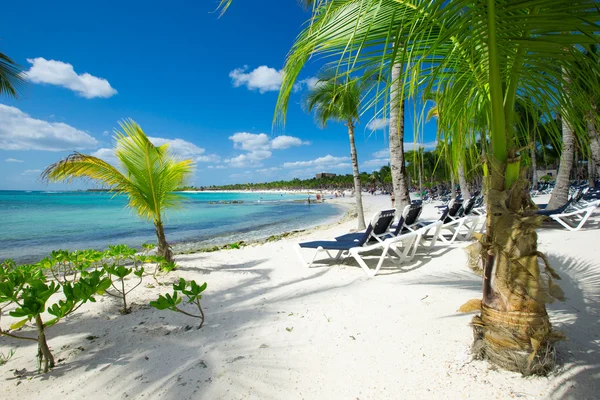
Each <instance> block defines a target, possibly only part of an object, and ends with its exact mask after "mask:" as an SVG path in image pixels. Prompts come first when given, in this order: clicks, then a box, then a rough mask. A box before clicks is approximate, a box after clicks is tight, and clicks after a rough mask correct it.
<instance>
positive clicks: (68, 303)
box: [0, 261, 111, 373]
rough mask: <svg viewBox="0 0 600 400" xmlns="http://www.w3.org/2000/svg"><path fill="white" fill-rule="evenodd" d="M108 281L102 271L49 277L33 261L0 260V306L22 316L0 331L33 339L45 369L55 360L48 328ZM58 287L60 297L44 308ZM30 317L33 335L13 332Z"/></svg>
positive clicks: (3, 333) (50, 366)
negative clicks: (63, 278) (47, 317)
mask: <svg viewBox="0 0 600 400" xmlns="http://www.w3.org/2000/svg"><path fill="white" fill-rule="evenodd" d="M110 284H111V282H110V279H109V278H107V277H105V276H104V272H103V271H92V272H89V273H86V274H85V276H81V278H80V279H79V280H78V281H77V282H71V281H66V282H62V281H49V280H48V278H47V277H46V276H45V275H44V273H43V270H42V269H41V268H40V266H39V265H37V264H33V265H21V266H16V265H15V263H14V262H12V261H7V262H4V263H2V264H0V310H4V309H6V308H7V307H11V308H12V311H10V312H9V315H10V316H11V317H15V318H22V319H21V320H19V321H17V322H15V323H13V324H12V325H11V326H10V327H9V329H8V330H4V329H2V327H1V326H0V335H4V336H8V337H12V338H15V339H22V340H30V341H34V342H37V344H38V361H39V365H40V369H42V370H43V372H44V373H45V372H48V371H49V370H50V368H53V367H54V364H55V363H54V356H53V355H52V352H51V351H50V348H49V347H48V343H47V341H46V332H47V330H48V328H50V327H52V326H53V325H55V324H56V323H57V322H59V321H60V320H61V319H63V318H65V317H66V316H67V315H69V314H72V313H74V312H75V311H77V309H79V307H81V305H83V304H85V303H87V302H88V301H89V302H95V301H96V300H95V298H94V296H95V295H101V294H103V293H104V291H105V290H106V289H108V287H109V286H110ZM61 289H62V295H63V298H62V299H59V300H58V301H56V302H54V303H53V304H51V305H50V306H48V308H46V304H47V303H48V302H49V300H50V298H51V297H52V296H53V295H54V294H57V293H59V292H60V291H61ZM44 311H47V312H48V313H49V314H50V315H51V316H52V318H51V319H50V320H47V321H44V320H43V319H42V313H44ZM31 321H34V322H35V327H36V330H37V338H33V337H28V336H21V335H16V334H14V333H13V331H17V330H19V329H21V328H22V327H23V326H25V325H26V324H27V323H28V322H31Z"/></svg>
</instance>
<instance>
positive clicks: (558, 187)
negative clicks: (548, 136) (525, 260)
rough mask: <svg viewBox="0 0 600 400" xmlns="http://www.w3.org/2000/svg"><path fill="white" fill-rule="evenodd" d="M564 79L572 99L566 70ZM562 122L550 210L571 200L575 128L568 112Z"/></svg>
mask: <svg viewBox="0 0 600 400" xmlns="http://www.w3.org/2000/svg"><path fill="white" fill-rule="evenodd" d="M563 79H564V80H565V83H564V88H563V90H564V91H565V101H567V102H568V101H570V97H571V96H569V93H570V91H571V90H570V86H571V79H570V78H569V76H568V74H567V72H566V70H565V71H563ZM561 122H562V141H561V149H560V164H559V167H558V173H557V174H556V184H555V185H554V189H552V194H551V195H550V200H549V201H548V205H547V207H548V210H554V209H557V208H559V207H560V206H562V205H563V204H565V203H566V202H567V201H568V200H569V187H570V186H571V169H572V168H573V156H574V152H575V144H576V143H575V128H574V126H573V123H571V121H569V115H568V112H564V113H562V115H561Z"/></svg>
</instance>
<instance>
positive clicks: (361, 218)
mask: <svg viewBox="0 0 600 400" xmlns="http://www.w3.org/2000/svg"><path fill="white" fill-rule="evenodd" d="M348 136H349V137H350V157H351V158H352V174H353V175H354V193H355V196H356V214H357V216H358V230H363V229H365V228H366V225H365V213H364V211H363V204H362V187H361V184H360V173H359V172H358V156H357V155H356V146H355V145H354V124H353V123H352V121H351V120H350V121H348Z"/></svg>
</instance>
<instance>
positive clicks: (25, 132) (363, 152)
mask: <svg viewBox="0 0 600 400" xmlns="http://www.w3.org/2000/svg"><path fill="white" fill-rule="evenodd" d="M217 3H218V1H216V0H214V1H210V0H209V1H201V2H192V1H177V0H174V1H171V2H169V3H168V6H166V5H165V4H164V3H163V4H161V5H158V3H157V5H154V4H153V3H152V2H151V3H148V2H147V1H144V2H137V1H126V2H123V1H119V2H116V1H104V2H100V3H93V4H92V3H90V2H81V1H77V2H75V1H61V2H39V3H36V5H35V7H29V8H27V10H24V9H23V6H22V5H21V4H18V3H17V2H12V3H10V4H6V5H5V6H3V12H4V18H3V23H2V27H1V28H0V52H3V53H5V54H7V55H9V56H10V57H12V58H13V59H14V60H15V61H16V62H17V63H19V64H20V65H21V66H22V67H23V68H24V69H25V70H26V71H28V80H29V82H28V84H27V86H26V89H25V91H24V93H23V95H24V96H23V98H21V99H19V100H10V99H8V98H6V97H2V98H0V190H2V189H47V190H62V189H79V188H84V187H87V186H89V185H84V184H81V183H80V184H71V185H66V184H53V185H46V184H43V183H40V182H39V180H38V178H39V173H40V172H41V170H43V169H44V168H45V167H46V166H47V165H49V164H51V163H53V162H55V161H57V160H59V159H60V158H62V157H64V156H66V155H67V154H69V153H70V152H72V151H74V150H77V151H80V152H83V153H87V154H95V155H98V156H100V157H104V158H106V159H107V160H108V161H110V160H111V157H112V153H111V151H110V149H111V147H112V132H113V130H114V129H115V128H116V127H118V121H119V120H122V119H124V118H132V119H134V120H135V121H136V122H138V123H139V124H140V125H141V126H142V128H143V129H144V131H145V132H146V134H147V135H148V136H150V137H152V138H154V140H155V142H156V143H160V144H162V143H165V142H170V143H171V144H172V145H171V148H172V149H173V150H174V151H175V152H177V153H178V154H180V155H181V156H185V157H189V158H193V159H194V160H196V164H197V166H196V172H195V175H194V177H193V178H192V179H191V182H190V183H191V184H194V185H198V186H200V185H202V186H206V185H212V184H228V183H245V182H265V181H271V180H277V179H291V178H294V177H298V178H307V177H310V176H313V175H314V173H316V172H320V171H327V172H335V173H349V172H351V168H350V160H349V144H348V136H347V131H346V127H345V126H343V125H342V124H337V123H331V124H330V125H329V126H328V127H327V128H326V129H320V128H318V127H317V126H316V125H315V124H314V120H313V117H312V116H310V115H308V114H306V113H305V112H304V111H303V109H302V107H301V101H302V99H303V95H305V94H306V90H307V87H309V86H310V84H311V78H314V76H316V75H317V73H318V71H319V67H320V65H319V64H317V63H314V64H311V65H309V66H308V67H307V68H306V70H305V71H304V72H303V74H302V75H301V77H300V78H301V79H302V80H303V84H302V85H301V89H299V90H298V91H297V92H296V93H295V94H294V96H293V97H292V103H291V104H290V107H289V113H288V117H287V125H286V127H285V130H283V131H280V130H278V131H277V132H273V131H272V128H271V122H272V118H273V110H274V106H275V102H276V99H277V89H278V86H279V70H280V68H281V67H282V66H283V63H284V60H285V56H286V54H287V52H288V50H289V48H290V47H291V45H292V43H293V41H294V38H295V37H296V35H297V34H298V33H299V31H300V29H301V27H302V26H303V24H304V23H305V21H306V20H307V18H308V17H309V13H308V12H306V11H304V10H303V9H302V8H300V7H299V6H298V5H297V2H296V1H293V0H257V1H251V2H249V1H244V0H240V1H236V2H234V4H233V5H232V7H231V8H230V9H229V10H228V11H227V13H226V14H225V15H224V16H223V17H222V18H218V15H217V14H215V13H212V11H213V10H214V9H215V7H216V4H217ZM409 108H410V107H409ZM372 117H373V113H372V112H371V113H367V114H366V115H364V116H363V117H362V119H361V124H360V125H359V126H358V129H357V136H356V144H357V149H358V156H359V162H360V168H361V170H364V171H367V172H370V171H372V170H373V169H378V168H379V167H380V166H381V165H383V164H384V163H385V162H386V160H385V159H386V157H387V156H386V151H385V148H386V146H387V139H386V138H385V131H384V130H381V129H380V130H370V129H366V125H367V124H368V123H369V120H370V119H371V118H372ZM372 122H373V121H372ZM375 125H377V124H375ZM432 125H433V124H429V125H428V126H427V128H426V133H425V138H424V141H425V142H426V143H427V142H433V141H434V140H435V134H434V132H435V128H434V127H433V126H432ZM411 127H412V125H411V124H410V123H409V124H408V129H409V132H407V141H408V142H412V141H413V140H412V132H410V129H412V128H411ZM413 145H414V144H413V143H410V144H409V145H408V147H411V146H413ZM382 150H384V151H382Z"/></svg>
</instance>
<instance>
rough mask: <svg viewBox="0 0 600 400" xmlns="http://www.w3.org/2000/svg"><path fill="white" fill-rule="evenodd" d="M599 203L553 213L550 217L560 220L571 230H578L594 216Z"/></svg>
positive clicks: (559, 221) (560, 222)
mask: <svg viewBox="0 0 600 400" xmlns="http://www.w3.org/2000/svg"><path fill="white" fill-rule="evenodd" d="M597 207H598V204H592V205H590V206H588V207H586V208H581V209H575V210H574V211H566V212H563V213H560V214H551V215H548V217H550V218H552V219H553V220H554V221H556V222H558V223H559V224H561V225H562V226H564V227H565V228H567V229H568V230H570V231H578V230H580V229H581V228H582V227H583V225H584V224H585V223H586V222H587V220H588V219H589V218H590V217H591V216H592V214H593V213H594V211H595V210H596V208H597Z"/></svg>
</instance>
